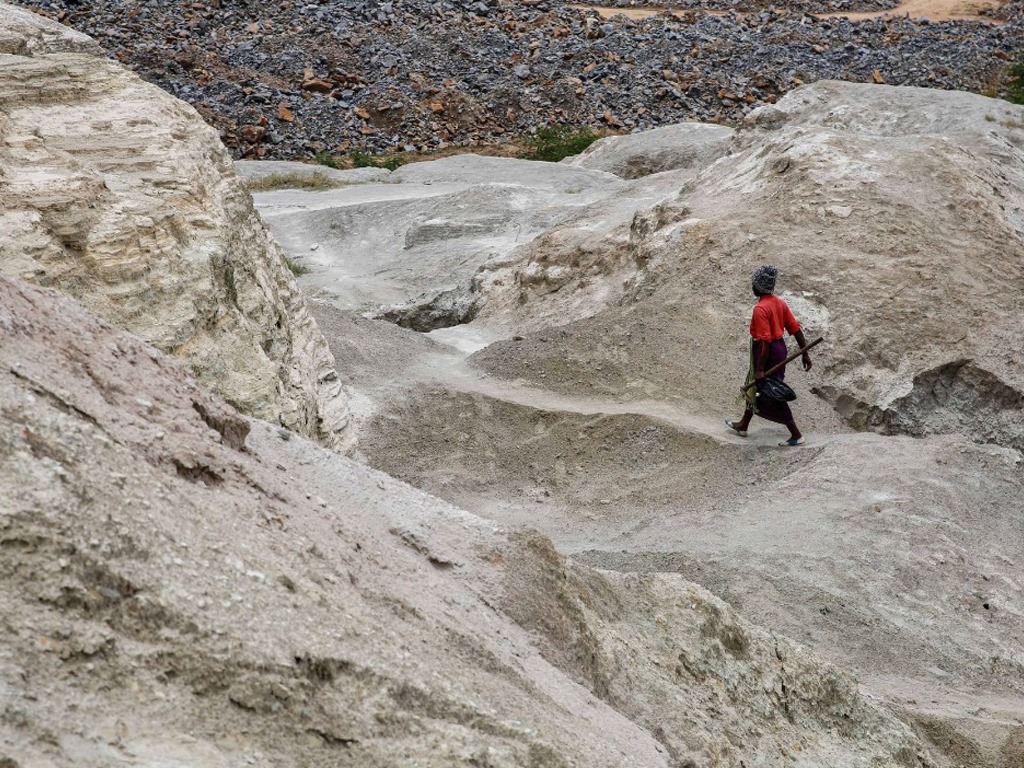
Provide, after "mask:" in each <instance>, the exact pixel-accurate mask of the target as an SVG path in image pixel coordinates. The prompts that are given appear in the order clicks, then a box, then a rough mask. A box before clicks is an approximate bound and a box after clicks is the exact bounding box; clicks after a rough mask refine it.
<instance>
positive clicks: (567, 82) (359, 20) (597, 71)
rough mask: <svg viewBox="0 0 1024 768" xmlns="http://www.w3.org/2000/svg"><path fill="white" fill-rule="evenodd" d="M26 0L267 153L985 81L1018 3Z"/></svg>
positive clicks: (468, 140) (414, 146) (236, 147)
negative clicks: (956, 16)
mask: <svg viewBox="0 0 1024 768" xmlns="http://www.w3.org/2000/svg"><path fill="white" fill-rule="evenodd" d="M21 4H22V5H24V6H26V7H30V8H33V9H36V10H38V11H40V12H42V13H45V14H47V15H49V16H51V17H52V18H56V19H58V20H60V21H62V22H64V23H66V24H68V25H70V26H73V27H74V28H76V29H78V30H81V31H84V32H86V33H88V34H89V35H92V36H93V37H95V38H96V39H97V40H98V41H99V42H100V43H101V44H102V45H103V46H104V47H105V48H106V49H107V51H109V53H110V55H112V56H114V57H116V58H117V59H119V60H120V61H122V62H124V63H125V64H127V65H128V66H130V67H131V68H132V69H134V70H135V71H136V72H138V73H140V74H141V75H142V76H143V77H144V78H146V79H147V80H149V81H151V82H154V83H156V84H158V85H160V86H161V87H162V88H164V89H166V90H167V91H169V92H170V93H172V94H174V95H175V96H178V97H179V98H181V99H183V100H185V101H187V102H188V103H190V104H192V105H194V106H195V107H196V108H197V109H198V110H199V111H200V113H201V114H202V115H203V116H204V117H205V118H206V119H207V120H208V121H209V122H210V123H211V124H212V125H214V126H215V127H217V128H218V129H219V130H220V132H221V136H222V139H223V141H224V142H225V144H227V146H228V147H229V148H231V150H232V152H233V153H234V154H235V156H236V157H258V158H264V157H266V158H311V157H313V156H315V155H317V154H318V153H321V152H328V153H342V152H346V151H350V150H355V149H358V150H361V151H368V152H372V153H378V152H394V151H401V150H421V149H436V148H439V147H445V146H448V145H462V146H465V145H477V144H481V143H491V142H502V141H508V140H509V139H510V138H515V137H520V136H523V135H528V134H529V133H530V131H531V130H533V129H534V128H535V127H536V126H538V125H542V124H548V123H551V124H554V123H561V124H568V125H573V126H577V125H586V126H592V127H595V128H601V129H606V130H612V131H629V130H634V129H642V128H650V127H654V126H658V125H665V124H669V123H675V122H681V121H683V120H700V121H718V122H734V121H737V120H738V119H740V118H741V117H742V116H743V115H744V114H747V113H748V112H749V111H750V110H751V109H752V108H754V107H756V106H758V105H761V104H764V103H768V102H772V101H774V100H776V99H777V98H778V97H779V96H780V95H782V94H784V93H786V92H788V91H789V90H791V89H792V88H794V87H795V86H797V85H799V84H800V83H802V82H811V81H815V80H819V79H847V80H853V81H860V82H865V81H872V80H874V81H877V82H886V83H890V84H897V85H919V86H926V87H935V88H945V89H967V90H973V91H983V90H987V89H991V88H994V87H996V86H995V84H994V83H995V79H996V77H997V73H998V72H999V70H1000V69H1001V68H1002V67H1003V66H1005V64H1006V59H1007V57H1009V56H1010V55H1011V53H1013V52H1015V51H1016V49H1017V48H1018V47H1019V43H1020V40H1021V38H1022V26H1021V25H1022V23H1024V22H1022V7H1024V5H1022V4H1021V2H1020V0H1014V1H1013V2H1010V3H1008V4H1007V5H1005V6H1003V7H1002V9H1001V10H999V11H998V12H996V13H994V14H990V16H989V17H988V18H989V19H990V20H991V21H994V22H1006V23H988V22H980V21H949V22H943V23H929V22H927V21H925V20H916V19H909V18H890V19H875V20H864V21H857V22H852V21H849V20H846V19H842V18H816V17H814V16H811V15H809V14H810V13H814V12H821V11H830V10H833V11H834V10H857V9H861V10H863V9H868V10H871V9H878V8H880V7H884V6H885V5H886V3H885V2H883V1H882V0H871V1H870V2H851V0H821V1H818V0H812V1H809V2H794V3H787V4H779V3H775V4H769V3H762V2H759V1H758V0H752V1H751V2H750V3H746V4H741V5H739V6H736V5H735V4H734V3H726V4H723V3H721V2H718V3H715V2H707V3H700V4H698V3H675V4H673V5H672V6H671V7H672V8H674V9H676V10H679V9H682V10H683V12H682V13H680V14H678V15H674V16H671V15H668V14H665V15H661V16H657V17H653V18H648V19H645V20H628V19H626V18H624V17H617V18H612V19H607V18H603V17H602V16H601V15H600V14H598V13H597V12H596V11H594V10H580V9H578V8H576V7H573V6H571V5H568V4H564V3H562V2H559V1H558V0H525V1H524V2H505V1H504V0H456V1H453V0H437V1H436V2H428V0H411V1H410V2H376V1H375V2H366V3H358V4H353V3H348V2H341V0H323V1H321V2H315V3H301V2H284V3H275V4H270V5H268V4H265V3H257V2H250V1H249V0H225V1H224V2H216V0H213V1H212V2H206V1H205V0H204V1H202V2H200V1H198V0H197V1H195V2H186V1H185V0H170V1H169V2H138V3H129V4H126V3H123V2H114V1H112V0H103V1H102V2H97V3H90V4H88V5H87V6H83V5H82V4H80V3H79V2H77V1H76V0H45V1H42V2H29V1H27V0H21ZM706 8H709V9H711V10H713V11H715V12H714V13H710V12H707V11H706V10H705V9H706ZM722 8H728V9H729V10H728V11H727V12H723V11H722Z"/></svg>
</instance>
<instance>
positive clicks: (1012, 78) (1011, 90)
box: [1004, 52, 1024, 104]
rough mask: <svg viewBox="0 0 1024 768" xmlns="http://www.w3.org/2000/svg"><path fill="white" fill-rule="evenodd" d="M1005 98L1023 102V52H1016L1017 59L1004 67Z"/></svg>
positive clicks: (1017, 102) (1018, 102)
mask: <svg viewBox="0 0 1024 768" xmlns="http://www.w3.org/2000/svg"><path fill="white" fill-rule="evenodd" d="M1004 87H1005V88H1006V100H1007V101H1009V102H1012V103H1014V104H1024V52H1021V53H1018V54H1017V60H1016V61H1015V62H1013V64H1011V65H1010V66H1009V67H1007V68H1006V80H1005V84H1004Z"/></svg>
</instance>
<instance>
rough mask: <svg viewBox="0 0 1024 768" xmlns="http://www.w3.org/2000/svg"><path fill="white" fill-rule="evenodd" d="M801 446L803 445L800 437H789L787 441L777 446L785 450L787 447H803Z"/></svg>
mask: <svg viewBox="0 0 1024 768" xmlns="http://www.w3.org/2000/svg"><path fill="white" fill-rule="evenodd" d="M803 444H804V439H803V438H802V437H791V438H789V440H783V441H782V442H781V443H779V446H780V447H782V448H787V447H792V446H795V445H803Z"/></svg>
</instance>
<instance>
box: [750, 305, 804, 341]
mask: <svg viewBox="0 0 1024 768" xmlns="http://www.w3.org/2000/svg"><path fill="white" fill-rule="evenodd" d="M783 330H786V331H789V332H790V333H791V334H792V333H796V332H797V331H799V330H800V323H798V322H797V321H796V318H795V317H793V312H792V311H791V310H790V308H789V305H788V304H787V303H786V302H785V301H783V300H782V299H780V298H779V297H778V296H776V295H775V294H771V293H770V294H768V295H767V296H762V297H761V298H760V299H758V302H757V304H755V305H754V314H753V316H752V317H751V318H750V335H751V336H753V337H754V338H755V339H757V340H758V341H775V340H776V339H781V338H782V332H783Z"/></svg>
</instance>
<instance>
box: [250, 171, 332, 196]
mask: <svg viewBox="0 0 1024 768" xmlns="http://www.w3.org/2000/svg"><path fill="white" fill-rule="evenodd" d="M246 186H247V187H248V188H249V190H250V191H251V192H269V191H271V190H273V189H313V190H324V189H335V188H337V187H342V186H345V184H344V182H341V181H335V180H334V179H332V178H330V177H329V176H328V175H327V174H326V173H321V172H320V171H314V172H313V173H271V174H269V175H267V176H264V177H263V178H262V179H249V180H248V181H247V182H246Z"/></svg>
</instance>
